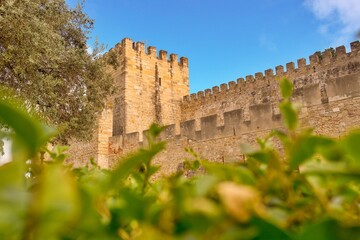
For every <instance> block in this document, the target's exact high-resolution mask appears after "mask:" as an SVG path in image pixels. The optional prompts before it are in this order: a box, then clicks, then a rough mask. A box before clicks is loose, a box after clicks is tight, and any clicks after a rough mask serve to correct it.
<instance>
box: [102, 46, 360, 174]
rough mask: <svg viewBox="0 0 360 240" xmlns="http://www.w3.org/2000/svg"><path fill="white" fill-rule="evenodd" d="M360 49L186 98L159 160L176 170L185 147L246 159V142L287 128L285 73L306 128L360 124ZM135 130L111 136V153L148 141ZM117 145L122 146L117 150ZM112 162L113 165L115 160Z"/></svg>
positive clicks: (324, 130)
mask: <svg viewBox="0 0 360 240" xmlns="http://www.w3.org/2000/svg"><path fill="white" fill-rule="evenodd" d="M359 50H360V44H359V42H354V43H352V44H351V51H350V52H349V53H347V52H346V49H345V47H344V46H341V47H338V48H336V49H328V50H326V51H324V52H317V53H315V54H314V55H312V56H310V57H309V60H310V61H309V63H307V62H306V59H299V60H298V61H297V66H296V67H295V64H294V63H288V64H286V69H285V68H284V67H283V66H277V67H276V68H275V72H274V71H273V70H272V69H269V70H266V71H265V73H264V74H263V73H256V74H255V76H247V77H246V78H245V79H242V78H240V79H238V80H237V81H236V82H235V81H234V82H230V83H228V84H222V85H220V86H216V87H213V88H212V89H206V90H204V91H200V92H198V93H196V94H191V95H186V96H184V98H183V101H182V102H181V115H180V124H179V126H177V125H178V123H177V122H176V121H175V122H173V123H172V124H170V125H169V126H168V128H167V130H166V131H165V132H164V133H163V134H162V139H166V140H167V141H168V147H167V149H166V150H165V151H164V152H163V153H161V154H160V155H159V156H157V158H156V159H155V162H156V163H158V164H160V165H161V166H162V172H163V173H170V172H173V171H176V169H177V167H178V165H179V164H180V163H181V162H183V161H184V159H185V158H188V157H190V156H189V154H188V153H186V152H185V151H184V148H185V147H191V148H193V149H194V150H195V151H196V152H197V153H199V154H200V155H202V156H203V157H205V158H208V159H209V160H212V161H218V162H224V163H226V162H233V161H241V160H242V158H243V156H242V154H241V152H240V148H239V146H240V144H241V143H255V141H256V138H258V137H263V136H265V135H266V134H268V133H269V132H270V130H271V129H274V128H282V127H283V125H282V122H281V116H280V111H279V108H278V104H279V102H280V101H281V98H280V96H279V87H278V83H277V80H278V79H281V78H283V77H285V76H286V77H288V78H289V79H291V80H292V81H293V83H294V87H295V91H294V94H293V101H294V102H297V103H299V104H301V106H302V107H301V113H300V120H301V124H302V126H304V127H313V128H314V129H315V131H316V132H317V133H320V134H326V135H330V136H333V137H337V136H339V135H341V134H344V133H345V132H346V131H347V130H349V129H351V128H356V127H360V53H359ZM177 128H180V133H179V132H177V130H176V129H177ZM134 134H135V135H136V133H132V135H124V136H123V137H122V138H112V139H110V146H111V147H110V151H112V152H116V151H118V152H119V149H121V153H122V154H124V153H127V152H129V151H132V150H133V149H135V148H137V147H138V146H139V144H140V145H144V144H145V145H146V143H144V142H141V143H137V142H136V141H135V139H136V137H134ZM138 134H141V132H140V133H138ZM120 142H121V144H119V143H120ZM120 145H121V146H122V147H119V146H120ZM113 146H117V147H118V149H117V150H116V151H115V150H114V149H115V148H116V147H115V148H113ZM114 156H116V154H115V155H114ZM113 159H115V158H113ZM109 161H110V165H112V164H114V163H115V162H114V160H111V159H109Z"/></svg>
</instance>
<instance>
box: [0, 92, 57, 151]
mask: <svg viewBox="0 0 360 240" xmlns="http://www.w3.org/2000/svg"><path fill="white" fill-rule="evenodd" d="M0 120H1V121H2V122H3V123H4V124H6V125H8V126H9V127H10V128H12V129H13V130H14V132H15V133H16V138H17V139H19V140H20V141H22V143H23V144H24V146H25V147H26V149H27V151H28V153H29V156H28V157H32V156H34V154H35V153H37V152H38V151H39V149H40V148H41V147H42V146H44V144H45V143H46V142H47V141H48V140H49V139H50V137H52V136H54V133H55V131H54V130H53V129H51V128H49V127H46V126H44V125H42V124H40V122H39V121H37V120H35V119H32V118H31V117H30V116H29V115H28V114H27V113H25V112H23V111H22V110H20V109H18V108H16V107H14V106H12V105H10V104H9V103H7V102H4V101H3V100H1V99H0Z"/></svg>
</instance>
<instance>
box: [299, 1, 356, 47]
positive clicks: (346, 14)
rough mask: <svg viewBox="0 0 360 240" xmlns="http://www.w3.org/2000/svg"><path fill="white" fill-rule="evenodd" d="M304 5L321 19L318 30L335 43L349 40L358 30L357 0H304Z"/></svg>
mask: <svg viewBox="0 0 360 240" xmlns="http://www.w3.org/2000/svg"><path fill="white" fill-rule="evenodd" d="M305 6H307V7H308V8H309V9H310V10H311V11H312V12H313V13H314V14H315V16H316V17H317V18H318V19H320V20H321V21H322V24H321V26H320V27H319V31H320V32H321V33H322V34H325V35H328V36H329V37H331V38H333V40H334V41H335V42H336V43H340V44H341V43H344V42H346V41H350V40H351V39H353V38H354V36H355V35H356V33H357V32H358V31H359V30H360V2H359V0H305Z"/></svg>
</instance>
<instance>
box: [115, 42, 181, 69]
mask: <svg viewBox="0 0 360 240" xmlns="http://www.w3.org/2000/svg"><path fill="white" fill-rule="evenodd" d="M116 47H118V48H121V49H126V50H128V51H134V52H137V53H140V54H141V53H143V54H145V55H147V56H149V57H152V58H157V59H158V60H159V61H165V62H169V63H171V64H174V63H178V64H179V66H181V67H186V68H187V67H188V59H187V58H186V57H181V58H180V59H178V55H177V54H175V53H171V54H170V55H168V52H167V51H165V50H160V51H159V52H157V50H156V47H154V46H149V47H147V48H146V49H145V44H144V43H143V42H133V41H132V39H130V38H124V39H123V40H122V41H121V43H119V44H117V46H116Z"/></svg>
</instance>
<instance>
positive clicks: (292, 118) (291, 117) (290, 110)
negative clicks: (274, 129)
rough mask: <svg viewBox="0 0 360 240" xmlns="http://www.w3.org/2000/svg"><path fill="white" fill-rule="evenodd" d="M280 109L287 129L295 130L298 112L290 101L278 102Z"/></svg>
mask: <svg viewBox="0 0 360 240" xmlns="http://www.w3.org/2000/svg"><path fill="white" fill-rule="evenodd" d="M280 111H281V113H282V117H283V119H284V122H285V125H286V127H287V128H288V129H289V130H295V129H296V127H297V125H298V113H297V111H296V110H295V109H294V107H293V106H292V104H291V103H290V102H287V101H284V102H282V103H281V104H280Z"/></svg>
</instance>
